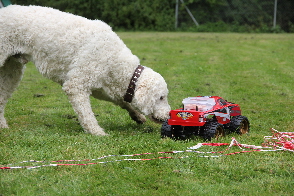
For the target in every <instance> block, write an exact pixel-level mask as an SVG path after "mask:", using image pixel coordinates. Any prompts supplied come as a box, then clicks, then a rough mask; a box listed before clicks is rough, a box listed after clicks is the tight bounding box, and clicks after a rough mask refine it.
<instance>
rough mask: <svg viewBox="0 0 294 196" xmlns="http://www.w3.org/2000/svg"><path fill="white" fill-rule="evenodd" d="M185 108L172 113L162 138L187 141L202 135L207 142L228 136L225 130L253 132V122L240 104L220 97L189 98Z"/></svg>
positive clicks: (163, 129) (164, 126)
mask: <svg viewBox="0 0 294 196" xmlns="http://www.w3.org/2000/svg"><path fill="white" fill-rule="evenodd" d="M182 103H183V108H180V109H176V110H171V111H170V113H169V115H170V118H169V119H168V120H167V121H165V122H164V123H163V124H162V127H161V137H162V138H165V137H170V138H174V139H187V138H188V137H190V136H192V135H200V136H202V137H203V138H204V139H205V140H211V139H212V138H218V137H221V136H224V135H225V129H226V130H229V131H231V132H235V133H238V134H246V133H248V132H249V128H250V123H249V120H248V119H247V117H246V116H242V115H241V109H240V106H239V105H238V104H235V103H231V102H228V101H226V100H224V99H223V98H221V97H218V96H197V97H188V98H185V99H184V100H183V102H182Z"/></svg>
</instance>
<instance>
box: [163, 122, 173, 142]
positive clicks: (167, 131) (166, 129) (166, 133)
mask: <svg viewBox="0 0 294 196" xmlns="http://www.w3.org/2000/svg"><path fill="white" fill-rule="evenodd" d="M166 137H169V138H172V126H171V125H169V124H168V123H167V121H164V122H163V123H162V126H161V138H166Z"/></svg>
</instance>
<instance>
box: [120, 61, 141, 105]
mask: <svg viewBox="0 0 294 196" xmlns="http://www.w3.org/2000/svg"><path fill="white" fill-rule="evenodd" d="M143 70H144V67H143V66H142V65H138V67H137V68H136V70H135V72H134V74H133V77H132V78H131V81H130V84H129V87H128V89H127V92H126V94H125V96H124V101H126V102H129V103H131V102H132V100H133V96H134V94H135V88H136V83H137V80H138V78H139V77H140V76H141V73H142V71H143Z"/></svg>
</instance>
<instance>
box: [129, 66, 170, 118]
mask: <svg viewBox="0 0 294 196" xmlns="http://www.w3.org/2000/svg"><path fill="white" fill-rule="evenodd" d="M167 95H168V89H167V84H166V82H165V80H164V79H163V77H162V76H161V75H160V74H159V73H157V72H155V71H153V70H152V69H150V68H147V67H145V69H144V71H143V72H142V74H141V76H140V78H139V80H138V82H137V86H136V90H135V95H134V98H133V101H132V105H133V106H134V107H135V108H137V109H138V110H139V111H141V112H142V113H143V114H144V115H148V116H149V117H151V119H152V120H154V121H164V120H166V119H168V116H169V111H170V106H169V104H168V100H167Z"/></svg>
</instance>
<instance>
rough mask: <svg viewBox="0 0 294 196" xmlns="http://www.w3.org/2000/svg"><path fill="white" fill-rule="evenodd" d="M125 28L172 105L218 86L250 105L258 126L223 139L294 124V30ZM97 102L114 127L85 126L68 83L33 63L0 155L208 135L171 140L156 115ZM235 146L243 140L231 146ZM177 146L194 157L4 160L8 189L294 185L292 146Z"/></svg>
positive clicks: (164, 143) (167, 191) (78, 155)
mask: <svg viewBox="0 0 294 196" xmlns="http://www.w3.org/2000/svg"><path fill="white" fill-rule="evenodd" d="M119 35H120V37H121V38H122V39H123V40H124V42H125V43H126V45H127V46H128V47H129V48H130V49H131V50H132V52H133V53H134V54H136V55H137V56H138V57H139V58H140V59H141V64H143V65H145V66H148V67H151V68H153V69H154V70H155V71H157V72H159V73H161V74H162V75H163V77H164V78H165V79H166V82H167V83H168V86H169V90H170V94H169V102H170V105H171V107H172V109H176V108H178V107H180V105H181V101H182V99H183V98H186V97H188V96H197V95H218V96H222V97H224V98H225V99H227V100H229V101H232V102H235V103H238V104H240V105H241V108H242V112H243V115H245V116H247V117H248V118H249V120H250V122H251V133H250V134H249V135H246V136H238V135H235V134H230V135H227V136H226V137H224V138H222V139H220V140H219V141H215V140H213V142H230V140H231V137H236V139H237V140H238V141H240V142H241V143H247V144H255V145H261V143H262V142H263V136H265V135H271V133H270V130H269V129H270V128H271V127H273V128H275V129H277V130H279V131H294V119H293V114H294V113H293V110H294V107H293V104H294V99H293V97H294V87H293V78H294V65H293V62H294V56H293V54H294V35H293V34H221V33H209V34H208V33H119ZM36 95H43V96H36ZM92 105H93V106H92V107H93V111H94V113H95V114H97V119H98V121H99V124H100V125H101V126H102V127H103V128H104V129H105V131H106V132H107V133H109V134H110V136H108V137H96V136H91V135H88V134H85V133H84V132H83V130H82V128H81V127H80V125H79V124H78V122H77V118H76V115H75V113H74V112H73V109H72V108H71V106H70V104H69V103H68V100H67V97H66V96H65V94H64V93H63V92H62V90H61V87H60V86H59V85H57V84H55V83H53V82H51V81H50V80H47V79H45V78H43V77H42V76H41V75H40V74H39V73H38V72H37V70H36V68H35V67H34V66H33V65H32V64H28V65H27V69H26V72H25V75H24V78H23V81H22V83H21V84H20V86H19V88H18V90H17V91H16V92H15V93H14V94H13V97H12V98H11V99H10V100H9V103H8V105H7V108H6V118H7V120H8V123H9V126H10V129H2V130H1V132H0V150H1V151H0V165H7V164H10V163H14V164H13V165H40V164H37V163H26V164H24V163H19V162H21V161H24V160H46V161H54V160H60V159H88V158H89V159H95V158H98V157H101V156H104V155H111V154H112V155H120V154H136V153H145V152H151V153H155V154H151V155H142V156H138V157H134V158H157V157H159V156H165V155H166V154H156V153H157V152H161V151H171V150H186V148H187V147H190V146H193V145H196V144H197V143H199V142H203V141H202V140H201V138H195V139H193V140H188V141H173V140H170V139H165V140H162V139H160V125H159V124H155V123H153V122H151V121H148V122H147V123H146V124H144V125H137V124H136V123H135V122H133V121H132V120H131V119H130V118H129V117H128V115H127V113H126V112H125V111H124V110H122V109H120V108H118V107H117V106H114V105H113V104H110V103H107V102H103V101H98V100H94V99H92ZM224 148H225V147H206V148H204V150H208V151H220V150H223V149H224ZM200 150H201V149H200ZM234 151H239V149H238V148H236V147H235V148H233V149H232V150H231V151H230V152H234ZM167 156H172V157H175V158H176V157H181V156H189V157H188V158H184V159H177V158H176V159H155V160H151V161H136V162H135V161H121V162H111V163H106V164H97V165H88V166H59V167H43V168H38V169H31V170H29V169H15V170H2V171H0V195H2V196H8V195H50V196H51V195H250V196H251V195H259V196H260V195H292V194H293V185H294V181H293V178H294V174H293V173H294V169H293V163H294V161H293V157H294V154H293V153H291V152H252V153H244V154H238V155H232V156H223V157H220V158H202V157H198V156H197V154H193V153H179V154H167ZM122 158H124V157H111V158H108V159H105V161H111V160H116V159H122ZM93 162H95V161H93ZM96 162H97V161H96ZM46 163H49V162H46ZM83 163H86V162H83Z"/></svg>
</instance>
